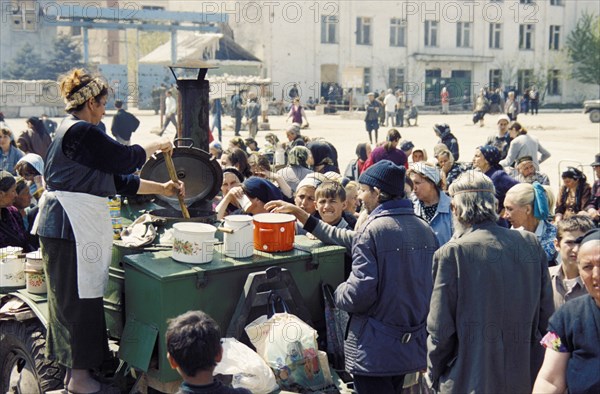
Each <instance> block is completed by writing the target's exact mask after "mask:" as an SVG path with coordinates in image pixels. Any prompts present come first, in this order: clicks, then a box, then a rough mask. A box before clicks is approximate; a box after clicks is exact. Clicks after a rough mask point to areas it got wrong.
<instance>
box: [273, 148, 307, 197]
mask: <svg viewBox="0 0 600 394" xmlns="http://www.w3.org/2000/svg"><path fill="white" fill-rule="evenodd" d="M313 163H314V162H313V157H312V154H311V153H310V150H309V149H308V148H307V147H305V146H295V147H293V148H292V149H291V150H290V151H289V152H288V165H287V166H285V167H283V168H282V169H280V170H279V171H277V174H278V175H280V176H281V177H283V179H285V181H286V182H287V184H288V185H290V187H291V188H292V191H293V192H294V193H296V188H297V187H298V184H299V183H300V182H301V181H302V180H303V179H304V177H306V176H307V175H308V174H311V173H312V172H313V171H312V170H311V169H310V167H311V166H312V165H313Z"/></svg>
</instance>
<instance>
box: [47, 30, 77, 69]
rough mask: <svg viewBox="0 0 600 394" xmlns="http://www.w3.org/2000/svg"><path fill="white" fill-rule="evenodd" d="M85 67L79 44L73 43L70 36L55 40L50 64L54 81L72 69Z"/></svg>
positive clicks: (62, 36) (61, 36)
mask: <svg viewBox="0 0 600 394" xmlns="http://www.w3.org/2000/svg"><path fill="white" fill-rule="evenodd" d="M83 66H84V64H83V56H82V55H81V50H80V49H79V48H78V45H77V43H75V42H73V41H72V40H71V38H70V37H68V36H65V35H62V34H61V35H59V36H58V37H57V38H56V39H55V40H54V45H53V48H52V54H51V55H50V61H49V62H48V68H49V71H50V73H51V74H52V75H53V77H52V79H54V80H56V79H57V78H58V77H59V75H61V74H64V73H66V72H67V71H69V70H71V69H72V68H79V67H83Z"/></svg>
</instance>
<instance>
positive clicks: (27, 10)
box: [2, 0, 38, 31]
mask: <svg viewBox="0 0 600 394" xmlns="http://www.w3.org/2000/svg"><path fill="white" fill-rule="evenodd" d="M4 3H5V2H4V1H3V2H2V8H5V7H4ZM34 3H35V2H33V1H14V0H13V1H11V3H10V6H7V7H6V8H7V9H6V10H4V9H3V13H4V11H7V12H6V13H7V14H8V13H9V12H12V15H11V22H12V23H11V28H12V30H16V31H37V29H38V14H37V13H36V5H35V4H34ZM2 22H4V18H3V20H2Z"/></svg>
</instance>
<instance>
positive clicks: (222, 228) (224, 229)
mask: <svg viewBox="0 0 600 394" xmlns="http://www.w3.org/2000/svg"><path fill="white" fill-rule="evenodd" d="M217 231H220V232H222V233H227V234H233V229H232V228H227V227H217Z"/></svg>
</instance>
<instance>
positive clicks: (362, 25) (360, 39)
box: [356, 17, 371, 45]
mask: <svg viewBox="0 0 600 394" xmlns="http://www.w3.org/2000/svg"><path fill="white" fill-rule="evenodd" d="M356 44H357V45H371V18H364V17H358V18H356Z"/></svg>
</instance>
